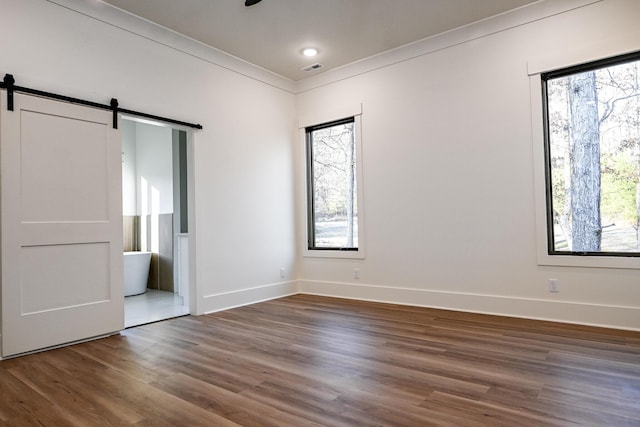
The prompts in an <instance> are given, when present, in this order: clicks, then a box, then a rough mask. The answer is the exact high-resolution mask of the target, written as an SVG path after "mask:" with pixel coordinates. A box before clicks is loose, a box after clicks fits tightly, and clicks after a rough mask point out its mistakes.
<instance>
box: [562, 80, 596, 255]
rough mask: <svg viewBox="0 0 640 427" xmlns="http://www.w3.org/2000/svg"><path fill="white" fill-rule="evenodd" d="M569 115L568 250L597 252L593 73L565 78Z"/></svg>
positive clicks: (594, 87) (594, 91)
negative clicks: (569, 232)
mask: <svg viewBox="0 0 640 427" xmlns="http://www.w3.org/2000/svg"><path fill="white" fill-rule="evenodd" d="M569 108H570V113H571V116H570V117H571V118H570V120H571V125H570V129H571V131H570V147H571V215H572V225H571V229H572V243H573V247H572V250H573V251H574V252H598V251H600V244H601V238H602V224H601V221H600V131H599V120H598V96H597V92H596V77H595V72H593V71H589V72H585V73H581V74H575V75H572V76H571V77H570V78H569Z"/></svg>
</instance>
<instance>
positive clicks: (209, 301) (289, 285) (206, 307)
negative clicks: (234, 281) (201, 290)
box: [202, 281, 298, 314]
mask: <svg viewBox="0 0 640 427" xmlns="http://www.w3.org/2000/svg"><path fill="white" fill-rule="evenodd" d="M297 293H298V282H296V281H292V282H282V283H273V284H269V285H263V286H256V287H253V288H249V289H242V290H239V291H232V292H224V293H220V294H211V295H206V296H205V297H204V298H203V300H204V301H203V304H202V308H203V310H202V311H203V312H204V313H205V314H207V313H214V312H216V311H222V310H228V309H230V308H236V307H241V306H244V305H249V304H255V303H257V302H262V301H268V300H271V299H276V298H282V297H286V296H289V295H295V294H297Z"/></svg>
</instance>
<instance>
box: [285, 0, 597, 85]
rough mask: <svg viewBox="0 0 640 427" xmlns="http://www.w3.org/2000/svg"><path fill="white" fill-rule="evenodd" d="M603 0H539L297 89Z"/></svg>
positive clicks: (303, 82)
mask: <svg viewBox="0 0 640 427" xmlns="http://www.w3.org/2000/svg"><path fill="white" fill-rule="evenodd" d="M601 1H603V0H540V1H538V2H536V3H532V4H529V5H526V6H522V7H520V8H518V9H514V10H511V11H508V12H505V13H502V14H499V15H496V16H493V17H489V18H486V19H483V20H481V21H477V22H474V23H471V24H469V25H465V26H463V27H459V28H456V29H453V30H450V31H447V32H444V33H440V34H436V35H434V36H431V37H427V38H425V39H422V40H418V41H416V42H413V43H410V44H407V45H404V46H401V47H398V48H396V49H392V50H389V51H386V52H383V53H380V54H378V55H374V56H371V57H368V58H365V59H362V60H360V61H356V62H353V63H351V64H347V65H344V66H342V67H338V68H334V69H331V70H327V71H325V72H323V73H320V74H316V75H314V76H312V77H308V78H306V79H304V80H300V81H298V82H296V93H302V92H305V91H308V90H312V89H315V88H318V87H322V86H325V85H329V84H332V83H335V82H338V81H341V80H346V79H349V78H351V77H355V76H358V75H361V74H365V73H368V72H371V71H375V70H378V69H381V68H385V67H388V66H391V65H394V64H398V63H401V62H404V61H408V60H411V59H414V58H417V57H420V56H424V55H428V54H430V53H434V52H438V51H440V50H443V49H447V48H450V47H453V46H456V45H459V44H462V43H466V42H469V41H473V40H477V39H480V38H482V37H486V36H489V35H492V34H496V33H499V32H502V31H506V30H509V29H512V28H516V27H519V26H522V25H525V24H528V23H531V22H535V21H539V20H541V19H544V18H548V17H550V16H554V15H559V14H561V13H565V12H568V11H571V10H574V9H578V8H581V7H584V6H588V5H590V4H594V3H598V2H601Z"/></svg>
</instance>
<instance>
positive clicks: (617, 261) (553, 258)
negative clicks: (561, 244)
mask: <svg viewBox="0 0 640 427" xmlns="http://www.w3.org/2000/svg"><path fill="white" fill-rule="evenodd" d="M538 265H544V266H558V267H587V268H629V269H640V258H638V257H618V256H579V255H548V254H546V253H544V254H538Z"/></svg>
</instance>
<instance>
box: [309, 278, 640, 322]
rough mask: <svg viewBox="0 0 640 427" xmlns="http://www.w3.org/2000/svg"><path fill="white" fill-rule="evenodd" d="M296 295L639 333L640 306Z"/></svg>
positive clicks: (377, 290)
mask: <svg viewBox="0 0 640 427" xmlns="http://www.w3.org/2000/svg"><path fill="white" fill-rule="evenodd" d="M298 289H299V293H302V294H311V295H323V296H330V297H338V298H349V299H357V300H363V301H374V302H383V303H391V304H401V305H412V306H418V307H430V308H440V309H446V310H456V311H464V312H471V313H482V314H493V315H498V316H509V317H520V318H526V319H536V320H549V321H554V322H562V323H573V324H580V325H589V326H599V327H606V328H614V329H625V330H632V331H640V307H624V306H612V305H601V304H587V303H579V302H567V301H552V300H542V299H525V298H514V297H505V296H497V295H482V294H469V293H458V292H446V291H430V290H423V289H410V288H395V287H388V286H374V285H366V284H365V285H360V284H357V285H356V284H353V283H337V282H319V281H310V280H300V281H298Z"/></svg>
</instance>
